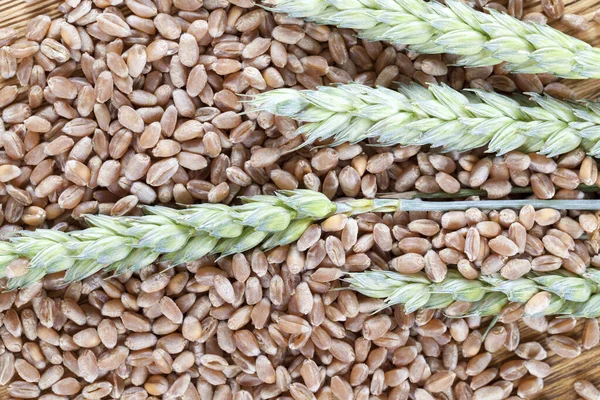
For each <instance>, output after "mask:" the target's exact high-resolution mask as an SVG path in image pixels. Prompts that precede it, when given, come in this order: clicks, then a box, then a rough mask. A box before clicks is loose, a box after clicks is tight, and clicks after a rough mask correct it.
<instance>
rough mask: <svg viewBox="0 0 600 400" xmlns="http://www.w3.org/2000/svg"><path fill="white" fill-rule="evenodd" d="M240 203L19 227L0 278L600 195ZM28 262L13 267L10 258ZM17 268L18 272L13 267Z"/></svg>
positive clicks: (90, 269)
mask: <svg viewBox="0 0 600 400" xmlns="http://www.w3.org/2000/svg"><path fill="white" fill-rule="evenodd" d="M243 200H244V204H242V205H239V206H231V207H230V206H226V205H222V204H199V205H196V206H192V207H189V208H186V209H181V210H176V209H171V208H167V207H146V208H145V211H146V213H147V215H144V216H141V217H119V218H117V217H108V216H102V215H97V216H92V215H90V216H87V217H86V220H87V222H88V224H89V225H90V228H88V229H84V230H81V231H74V232H60V231H54V230H49V229H38V230H35V231H31V232H30V231H26V232H21V233H20V234H18V235H16V236H14V237H12V238H11V239H10V240H9V241H7V242H0V278H4V277H6V278H9V279H8V288H9V289H16V288H20V287H24V286H28V285H31V284H32V283H34V282H36V281H38V280H40V279H42V278H43V277H44V276H46V275H47V274H51V273H55V272H60V271H66V276H65V280H66V281H68V282H71V281H76V280H81V279H84V278H86V277H88V276H90V275H92V274H94V273H96V272H99V271H105V272H112V273H114V274H122V273H125V272H131V271H136V270H139V269H140V268H143V267H144V266H146V265H149V264H151V263H153V262H155V261H157V260H160V261H166V262H170V263H171V265H173V266H175V265H179V264H182V263H185V262H190V261H194V260H198V259H200V258H202V257H204V256H206V255H209V254H212V255H217V256H221V257H222V256H228V255H232V254H236V253H243V252H245V251H248V250H251V249H253V248H255V247H260V248H262V249H265V250H267V249H272V248H275V247H277V246H282V245H285V244H289V243H292V242H294V241H296V240H297V239H298V238H300V236H301V235H302V234H303V233H304V231H305V230H306V229H307V228H308V227H309V226H310V225H311V224H312V223H314V222H316V221H319V220H322V219H324V218H326V217H329V216H331V215H333V214H336V213H346V214H350V215H354V214H361V213H366V212H395V211H398V210H404V211H450V210H466V209H469V208H472V207H478V208H483V209H502V208H520V207H522V206H524V205H527V204H533V205H534V206H535V207H539V208H546V207H549V208H556V209H566V210H572V209H577V210H600V200H532V201H530V200H493V201H457V202H453V201H450V202H425V201H422V200H419V199H415V200H402V199H348V200H340V201H337V202H332V201H331V200H329V199H328V198H327V197H326V196H325V195H323V194H321V193H317V192H312V191H309V190H294V191H282V192H278V193H277V194H276V195H274V196H254V197H251V198H244V199H243ZM13 262H16V263H18V265H22V263H23V262H26V263H28V268H27V269H26V270H25V271H23V269H22V268H21V269H16V268H13V267H12V265H11V264H12V263H13ZM15 271H20V272H22V273H23V274H16V273H15Z"/></svg>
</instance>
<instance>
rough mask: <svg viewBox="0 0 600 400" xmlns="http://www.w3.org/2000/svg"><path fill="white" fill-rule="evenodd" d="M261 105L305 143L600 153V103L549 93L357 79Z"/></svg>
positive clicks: (262, 97)
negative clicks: (372, 83)
mask: <svg viewBox="0 0 600 400" xmlns="http://www.w3.org/2000/svg"><path fill="white" fill-rule="evenodd" d="M250 102H251V104H252V105H253V106H254V107H255V108H256V109H258V110H265V111H268V112H270V113H273V114H275V115H279V116H286V117H290V118H293V119H295V120H297V121H299V122H303V123H304V125H302V126H301V127H300V128H298V130H297V131H296V134H297V135H303V136H304V138H305V144H308V143H313V142H315V141H324V140H328V139H332V141H331V143H329V144H328V145H329V146H336V145H339V144H341V143H344V142H350V143H357V142H360V141H363V140H367V139H370V140H372V141H374V142H375V143H376V144H379V145H382V146H392V145H413V144H418V145H431V146H433V147H439V148H441V149H442V150H445V151H459V152H463V151H468V150H471V149H474V148H478V147H482V146H487V147H488V151H489V152H494V153H498V154H505V153H508V152H510V151H512V150H517V149H519V150H522V151H525V152H539V153H542V154H545V155H547V156H549V157H553V156H557V155H560V154H564V153H568V152H569V151H571V150H574V149H576V148H578V147H582V148H583V149H584V150H585V151H586V152H587V153H588V154H589V155H591V156H594V157H600V104H599V103H595V102H578V103H575V102H565V101H560V100H557V99H554V98H552V97H550V96H545V95H538V94H529V98H527V97H525V96H513V97H509V96H504V95H501V94H498V93H493V92H485V91H481V90H469V91H462V92H459V91H456V90H454V89H452V88H451V87H449V86H447V85H430V86H429V87H428V88H424V87H422V86H420V85H416V84H414V85H402V86H401V87H400V89H399V90H398V91H396V90H391V89H387V88H382V87H379V88H371V87H368V86H365V85H361V84H357V83H350V84H346V85H338V86H327V87H319V88H318V89H317V90H302V91H297V90H294V89H277V90H273V91H270V92H266V93H262V94H259V95H257V96H255V97H254V98H253V99H251V100H250Z"/></svg>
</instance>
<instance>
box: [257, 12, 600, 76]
mask: <svg viewBox="0 0 600 400" xmlns="http://www.w3.org/2000/svg"><path fill="white" fill-rule="evenodd" d="M266 3H268V1H267V2H266ZM276 3H277V4H276V5H275V6H272V7H266V8H267V9H268V10H271V11H273V12H280V13H286V14H289V15H290V16H292V17H296V18H304V19H306V20H307V21H312V22H315V23H317V24H322V25H335V26H338V27H341V28H350V29H355V30H356V31H357V32H358V35H359V36H360V37H361V38H364V39H367V40H372V41H377V40H382V41H389V42H392V43H394V44H403V45H408V46H409V49H410V50H412V51H415V52H417V53H420V54H442V53H449V54H456V55H459V56H460V58H459V59H458V62H457V65H461V66H465V67H482V66H490V65H496V64H500V63H502V62H506V64H505V65H504V68H505V69H507V70H509V71H512V72H516V73H527V74H537V73H544V72H548V73H551V74H554V75H557V76H560V77H563V78H571V79H584V78H599V77H600V49H597V48H594V47H592V46H590V45H589V44H587V43H585V42H583V41H581V40H578V39H575V38H573V37H571V36H568V35H565V34H564V33H562V32H560V31H558V30H556V29H554V28H551V27H549V26H545V25H538V24H535V23H532V22H523V21H519V20H518V19H516V18H513V17H511V16H510V15H507V14H504V13H500V12H497V11H495V10H493V9H488V10H487V11H488V13H482V12H479V11H476V10H474V9H472V8H471V7H469V6H467V5H465V4H463V3H461V2H460V1H458V0H446V1H445V3H446V5H443V4H441V3H438V2H435V1H431V2H425V1H422V0H279V1H277V2H276Z"/></svg>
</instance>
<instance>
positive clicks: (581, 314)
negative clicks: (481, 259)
mask: <svg viewBox="0 0 600 400" xmlns="http://www.w3.org/2000/svg"><path fill="white" fill-rule="evenodd" d="M345 281H346V282H348V283H349V284H350V286H349V288H350V289H352V290H355V291H357V292H359V293H361V294H364V295H365V296H368V297H372V298H379V299H385V307H388V306H392V305H396V304H403V305H404V307H405V309H406V311H407V312H409V313H410V312H413V311H416V310H418V309H420V308H426V309H445V312H446V314H447V315H448V316H454V317H459V316H469V315H477V316H490V315H499V314H500V313H501V311H502V310H503V309H504V307H505V306H507V305H508V304H509V303H519V304H522V305H523V310H522V311H523V312H524V314H525V315H528V316H540V315H565V316H570V317H574V318H596V317H599V316H600V293H599V286H598V285H599V284H600V270H598V269H594V268H589V269H587V270H586V272H585V273H584V274H583V276H578V275H574V274H572V273H569V272H567V271H562V270H557V271H554V272H551V273H544V274H534V273H531V274H528V275H526V276H524V277H522V278H518V279H514V280H505V279H502V278H500V277H498V276H495V275H494V276H479V277H478V278H477V279H473V280H469V279H466V278H464V277H463V276H462V275H460V274H459V273H458V272H456V271H450V272H449V273H448V275H447V276H446V278H445V279H444V280H443V281H441V282H438V283H435V282H432V281H430V280H429V279H428V278H427V277H426V276H425V275H424V274H422V273H417V274H401V273H398V272H394V271H367V272H359V273H351V274H348V276H347V277H346V278H345Z"/></svg>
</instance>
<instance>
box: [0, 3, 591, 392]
mask: <svg viewBox="0 0 600 400" xmlns="http://www.w3.org/2000/svg"><path fill="white" fill-rule="evenodd" d="M298 1H302V0H298ZM499 1H500V2H505V1H504V0H499ZM61 2H62V1H61V0H33V1H32V0H28V1H25V0H0V28H4V27H10V26H12V27H14V28H16V29H18V30H19V31H20V32H24V30H25V27H26V26H27V24H28V22H29V21H30V20H31V18H32V17H34V16H36V15H41V14H46V15H48V16H50V17H51V18H57V17H59V16H60V15H61V14H60V12H58V10H57V8H58V5H59V4H61ZM598 9H600V2H598V1H596V0H581V1H578V0H568V1H566V12H567V13H573V14H579V15H584V16H586V17H587V18H588V19H589V20H592V16H593V14H594V12H595V11H596V10H598ZM534 11H541V3H540V1H538V0H535V1H533V0H525V13H528V12H534ZM552 26H553V27H555V28H557V29H559V30H561V31H563V32H565V33H567V34H569V35H572V36H575V37H577V38H579V39H581V40H584V41H586V42H588V43H590V44H592V45H594V46H597V47H600V23H596V22H592V24H591V27H590V29H589V30H587V31H586V32H575V31H573V30H570V29H568V28H567V27H566V26H565V25H564V24H562V23H561V22H555V23H552ZM15 82H16V80H10V81H1V80H0V87H3V86H4V85H6V84H14V83H15ZM563 83H565V84H567V85H568V86H570V87H571V88H572V89H573V90H574V91H575V93H576V94H577V97H578V98H580V99H583V98H588V99H592V98H597V97H600V80H583V81H576V80H565V81H563ZM0 111H1V110H0ZM573 334H574V335H576V336H578V335H580V334H581V324H579V326H578V328H577V329H576V330H575V331H574V332H573ZM543 339H544V338H543V335H541V334H540V333H537V332H533V331H532V330H530V329H528V328H526V327H522V329H521V343H523V342H526V341H537V342H543ZM509 357H514V355H513V354H512V353H509V352H503V353H501V354H495V355H494V363H496V361H501V360H503V359H507V358H509ZM599 358H600V348H596V349H595V350H592V351H588V352H586V353H583V354H582V355H581V356H580V357H578V358H576V359H573V360H566V359H560V358H559V357H557V356H555V355H552V356H551V357H549V359H547V360H546V361H547V362H549V363H550V365H551V366H552V374H551V375H550V377H548V378H546V379H544V383H545V385H546V387H545V389H544V392H543V395H541V396H536V398H537V399H572V398H575V397H576V396H575V392H574V390H573V382H575V381H576V380H577V379H588V380H590V381H591V382H592V383H594V384H596V385H600V363H599V362H598V359H599ZM8 398H9V396H8V393H7V390H6V388H0V399H8Z"/></svg>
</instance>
